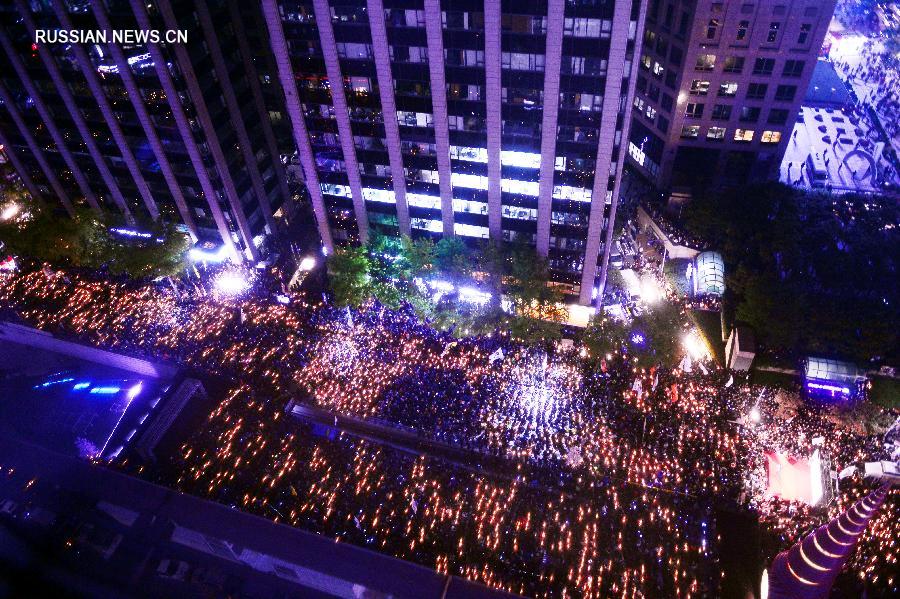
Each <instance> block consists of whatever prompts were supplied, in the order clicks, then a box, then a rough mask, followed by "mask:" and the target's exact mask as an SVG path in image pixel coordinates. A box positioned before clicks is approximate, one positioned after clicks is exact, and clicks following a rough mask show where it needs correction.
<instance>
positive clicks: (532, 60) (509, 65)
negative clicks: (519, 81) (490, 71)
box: [500, 52, 544, 72]
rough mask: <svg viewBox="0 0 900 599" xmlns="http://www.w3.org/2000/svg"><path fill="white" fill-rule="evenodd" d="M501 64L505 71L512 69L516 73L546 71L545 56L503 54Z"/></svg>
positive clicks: (517, 53)
mask: <svg viewBox="0 0 900 599" xmlns="http://www.w3.org/2000/svg"><path fill="white" fill-rule="evenodd" d="M500 58H501V62H502V66H503V68H504V69H512V70H514V71H536V72H543V70H544V55H543V54H524V53H521V52H503V53H502V54H501V57H500Z"/></svg>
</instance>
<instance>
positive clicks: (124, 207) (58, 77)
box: [15, 0, 134, 223]
mask: <svg viewBox="0 0 900 599" xmlns="http://www.w3.org/2000/svg"><path fill="white" fill-rule="evenodd" d="M15 2H16V8H18V10H19V14H21V15H22V19H23V20H24V21H25V27H26V28H27V29H28V33H29V35H31V36H32V39H34V31H35V28H36V27H35V23H34V19H32V18H31V12H30V10H29V8H28V6H27V5H26V4H25V0H15ZM37 49H38V54H40V55H41V61H43V63H44V66H45V67H46V69H47V72H48V73H49V74H50V78H51V79H52V80H53V85H54V86H56V91H57V93H59V96H60V98H61V99H62V101H63V104H65V105H66V107H67V108H68V109H69V113H70V114H71V115H72V120H73V121H74V123H75V128H76V129H78V134H79V135H81V138H82V141H84V145H85V146H87V150H88V154H90V155H91V158H92V159H93V160H94V164H95V165H96V167H97V170H98V171H99V172H100V177H101V178H102V179H103V182H104V183H105V184H106V187H107V188H108V189H109V192H110V194H112V197H113V201H114V202H115V203H116V205H117V206H118V207H119V209H120V210H121V211H122V213H123V214H124V215H125V218H126V220H127V221H128V222H129V223H133V222H134V215H133V214H132V213H131V208H130V207H129V206H128V203H127V202H126V201H125V197H124V196H123V195H122V191H121V190H120V189H119V184H118V182H117V181H116V179H115V177H113V175H112V172H111V171H110V170H109V165H108V164H106V159H105V158H104V157H103V153H102V152H100V148H99V147H98V146H97V143H96V142H95V141H94V137H93V135H91V133H92V132H91V130H90V128H89V127H88V125H87V123H86V122H85V120H84V115H82V114H81V110H79V109H78V104H77V103H76V101H75V97H74V96H73V95H72V92H71V91H70V90H69V86H68V84H67V83H66V81H65V79H63V76H62V73H60V71H59V67H58V66H57V64H56V59H55V58H54V57H53V55H52V54H51V53H50V50H49V49H48V48H47V45H46V44H37Z"/></svg>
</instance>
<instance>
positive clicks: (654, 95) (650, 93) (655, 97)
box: [647, 83, 659, 102]
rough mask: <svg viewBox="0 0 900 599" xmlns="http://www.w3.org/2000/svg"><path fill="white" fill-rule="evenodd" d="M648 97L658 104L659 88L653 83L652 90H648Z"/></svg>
mask: <svg viewBox="0 0 900 599" xmlns="http://www.w3.org/2000/svg"><path fill="white" fill-rule="evenodd" d="M647 97H648V98H650V99H651V100H653V101H654V102H656V101H657V100H659V86H658V85H656V84H654V83H651V84H650V89H648V90H647Z"/></svg>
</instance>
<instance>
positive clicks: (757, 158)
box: [628, 0, 835, 188]
mask: <svg viewBox="0 0 900 599" xmlns="http://www.w3.org/2000/svg"><path fill="white" fill-rule="evenodd" d="M834 5H835V0H825V1H821V0H650V2H649V5H648V8H647V18H646V26H645V29H644V33H643V39H642V45H641V49H640V52H639V54H640V57H639V73H638V76H637V91H636V93H635V97H634V101H633V102H634V113H633V117H632V126H631V131H630V135H629V143H628V155H629V160H630V161H631V163H633V164H635V165H637V166H638V167H639V170H641V172H643V174H645V175H646V176H647V177H649V178H650V179H651V180H652V181H653V182H654V183H655V184H656V185H657V186H658V187H661V188H673V187H702V186H704V185H708V184H738V185H739V184H744V183H747V182H748V181H754V180H766V179H770V178H773V177H775V176H777V172H778V165H779V164H780V162H781V158H782V156H783V155H784V152H785V148H786V147H787V144H788V143H790V141H791V140H790V135H791V131H792V129H793V127H794V122H795V120H796V118H797V115H798V113H799V110H800V104H801V103H802V101H803V98H804V97H805V95H806V90H807V88H808V87H809V81H810V78H811V77H812V75H813V70H814V68H815V63H816V60H817V57H818V55H819V51H820V49H821V47H822V40H823V39H824V37H825V33H826V32H827V30H828V24H829V22H830V20H831V15H832V13H833V12H834Z"/></svg>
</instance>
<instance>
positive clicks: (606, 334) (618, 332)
mask: <svg viewBox="0 0 900 599" xmlns="http://www.w3.org/2000/svg"><path fill="white" fill-rule="evenodd" d="M627 336H628V327H626V326H625V324H624V323H623V322H620V321H618V320H615V319H613V318H610V317H609V316H607V315H605V314H602V313H601V314H595V315H594V316H592V317H591V319H590V320H589V321H588V325H587V327H585V329H584V332H583V333H582V335H581V342H582V343H583V344H584V346H585V347H586V348H587V350H588V352H589V353H590V355H591V356H594V357H600V356H605V355H606V354H611V353H616V352H618V351H619V350H620V349H622V346H623V345H624V344H625V340H626V339H627Z"/></svg>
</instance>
